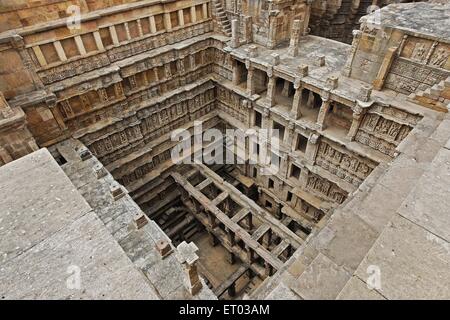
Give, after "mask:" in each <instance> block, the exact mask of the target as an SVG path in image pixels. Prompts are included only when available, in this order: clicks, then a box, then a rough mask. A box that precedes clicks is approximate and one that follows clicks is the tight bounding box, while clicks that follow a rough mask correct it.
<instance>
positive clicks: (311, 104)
mask: <svg viewBox="0 0 450 320" xmlns="http://www.w3.org/2000/svg"><path fill="white" fill-rule="evenodd" d="M306 107H308V108H310V109H312V108H313V107H314V93H313V92H312V91H311V90H310V91H309V95H308V100H307V101H306Z"/></svg>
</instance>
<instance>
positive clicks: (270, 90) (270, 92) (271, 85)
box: [267, 73, 276, 107]
mask: <svg viewBox="0 0 450 320" xmlns="http://www.w3.org/2000/svg"><path fill="white" fill-rule="evenodd" d="M267 75H269V73H267ZM275 90H276V78H275V77H274V76H273V75H272V76H270V77H269V82H268V83H267V100H268V102H269V106H270V107H273V106H274V105H275Z"/></svg>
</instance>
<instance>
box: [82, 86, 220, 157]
mask: <svg viewBox="0 0 450 320" xmlns="http://www.w3.org/2000/svg"><path fill="white" fill-rule="evenodd" d="M214 97H215V95H214V89H209V90H207V91H205V92H203V93H201V94H198V95H196V96H194V97H193V98H192V99H189V100H186V101H182V102H180V103H177V104H171V105H168V106H167V107H166V108H164V109H158V111H157V112H154V113H152V114H151V115H148V116H147V117H145V118H143V117H142V118H141V117H137V118H136V120H138V121H133V122H132V123H129V122H128V123H126V122H125V121H123V122H122V123H121V125H120V126H119V128H126V129H125V130H122V131H119V132H117V131H113V132H112V133H111V134H107V135H105V134H103V135H101V136H98V135H97V139H98V140H93V138H94V136H93V135H92V134H91V135H89V136H85V137H83V138H82V139H81V140H82V141H83V142H84V143H85V145H86V146H88V147H90V148H91V147H92V148H93V150H94V151H93V152H94V154H95V155H96V156H98V157H101V156H103V155H104V154H105V153H109V152H111V151H113V150H115V149H116V148H120V147H121V146H122V145H125V144H127V143H130V142H133V141H135V140H137V139H142V138H144V137H147V136H148V135H153V136H154V134H155V133H156V132H158V129H159V128H161V127H163V126H166V125H167V124H170V123H173V122H174V121H176V120H177V119H179V118H182V117H184V116H186V115H188V114H189V113H192V114H195V113H196V111H197V109H203V107H204V106H205V105H206V104H211V103H214V100H215V99H214ZM137 124H139V127H137ZM128 126H130V127H128ZM114 127H115V128H118V127H117V124H116V125H115V126H114ZM176 128H177V127H174V128H173V129H176ZM127 130H128V131H127ZM126 131H127V133H129V135H128V138H129V139H127V135H126V134H124V133H125V132H126ZM98 134H100V132H98ZM99 137H101V138H99ZM103 146H104V147H103Z"/></svg>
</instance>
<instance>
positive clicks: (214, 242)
mask: <svg viewBox="0 0 450 320" xmlns="http://www.w3.org/2000/svg"><path fill="white" fill-rule="evenodd" d="M208 235H209V243H210V244H211V246H213V247H215V246H217V245H218V244H219V240H218V239H217V238H216V236H215V235H214V234H212V233H211V232H208Z"/></svg>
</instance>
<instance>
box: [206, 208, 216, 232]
mask: <svg viewBox="0 0 450 320" xmlns="http://www.w3.org/2000/svg"><path fill="white" fill-rule="evenodd" d="M208 222H209V226H210V227H211V228H212V229H214V228H215V227H216V226H217V222H216V217H215V216H214V214H212V213H211V212H208Z"/></svg>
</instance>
